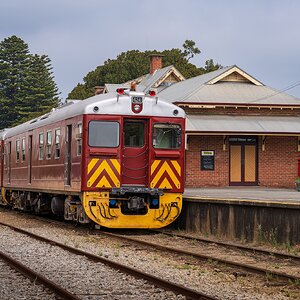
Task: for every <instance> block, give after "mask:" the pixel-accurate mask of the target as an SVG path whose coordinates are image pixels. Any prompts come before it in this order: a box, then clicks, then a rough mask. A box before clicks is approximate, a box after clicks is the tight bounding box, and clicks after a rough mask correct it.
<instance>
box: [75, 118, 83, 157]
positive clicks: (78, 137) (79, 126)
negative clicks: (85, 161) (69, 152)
mask: <svg viewBox="0 0 300 300" xmlns="http://www.w3.org/2000/svg"><path fill="white" fill-rule="evenodd" d="M76 140H77V156H81V153H82V123H81V122H79V123H78V124H77V132H76Z"/></svg>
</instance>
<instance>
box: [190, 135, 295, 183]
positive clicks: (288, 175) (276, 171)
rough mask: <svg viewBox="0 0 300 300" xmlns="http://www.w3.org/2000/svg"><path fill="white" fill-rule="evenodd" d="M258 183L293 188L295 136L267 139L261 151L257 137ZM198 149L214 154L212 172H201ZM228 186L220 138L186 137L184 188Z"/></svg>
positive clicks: (224, 156)
mask: <svg viewBox="0 0 300 300" xmlns="http://www.w3.org/2000/svg"><path fill="white" fill-rule="evenodd" d="M258 141H259V142H258V182H259V185H261V186H267V187H286V188H293V187H294V186H295V184H294V181H295V178H296V177H297V175H298V160H297V159H298V157H300V152H298V151H297V150H298V148H297V143H298V139H297V137H267V139H266V142H265V151H262V138H261V137H259V138H258ZM201 150H214V151H215V169H214V171H201V163H200V153H201ZM228 185H229V143H228V141H227V142H226V150H225V151H224V150H223V137H222V136H189V140H188V150H187V151H186V187H204V186H228Z"/></svg>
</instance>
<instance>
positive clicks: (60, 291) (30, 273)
mask: <svg viewBox="0 0 300 300" xmlns="http://www.w3.org/2000/svg"><path fill="white" fill-rule="evenodd" d="M0 259H1V260H3V261H4V262H5V263H6V264H8V265H9V266H10V267H12V268H13V269H15V270H16V271H18V272H19V273H21V274H22V275H24V276H25V277H27V278H29V279H30V280H32V281H34V282H37V283H40V284H42V285H43V286H45V287H46V288H48V289H49V290H51V291H52V292H53V293H55V294H56V295H58V296H60V297H62V299H66V300H79V298H78V297H77V296H76V295H74V294H72V293H70V292H68V291H67V290H66V289H64V288H63V287H62V286H60V285H58V284H57V283H55V282H53V281H51V280H49V279H48V278H46V277H44V276H43V275H42V274H40V273H38V272H36V271H34V270H32V269H30V268H28V267H27V266H26V265H24V264H22V263H20V262H19V261H17V260H16V259H14V258H12V257H11V256H8V255H7V254H5V253H3V252H2V251H0Z"/></svg>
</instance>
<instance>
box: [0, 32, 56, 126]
mask: <svg viewBox="0 0 300 300" xmlns="http://www.w3.org/2000/svg"><path fill="white" fill-rule="evenodd" d="M51 70H52V67H51V61H50V59H49V58H48V56H47V55H42V56H39V55H32V54H30V53H29V48H28V45H27V44H26V43H25V42H24V41H23V40H22V39H20V38H19V37H17V36H15V35H14V36H11V37H8V38H6V39H4V40H3V41H1V42H0V114H1V115H3V116H4V115H5V118H1V120H0V128H4V127H10V126H12V125H16V124H19V123H20V122H23V121H26V120H28V119H30V118H31V117H32V116H34V115H37V114H42V113H44V112H46V111H49V110H50V109H51V108H52V107H55V106H57V104H58V102H59V99H58V90H57V86H56V84H55V82H54V79H53V76H52V71H51Z"/></svg>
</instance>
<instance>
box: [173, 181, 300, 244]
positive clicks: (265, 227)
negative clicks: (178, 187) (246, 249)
mask: <svg viewBox="0 0 300 300" xmlns="http://www.w3.org/2000/svg"><path fill="white" fill-rule="evenodd" d="M299 216H300V192H298V191H296V189H279V188H278V189H277V188H265V187H222V188H186V189H185V192H184V195H183V210H182V213H181V215H180V217H179V219H178V221H177V223H176V224H175V225H176V226H177V227H178V228H179V229H181V230H186V231H191V232H197V233H199V234H200V235H204V236H215V237H220V238H225V239H234V240H236V239H238V240H242V241H246V242H271V243H273V244H279V243H284V244H288V245H290V244H298V243H300V217H299Z"/></svg>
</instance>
